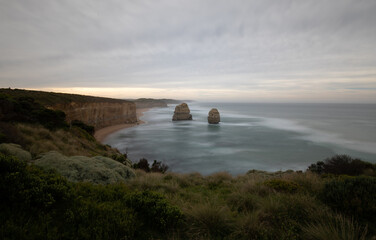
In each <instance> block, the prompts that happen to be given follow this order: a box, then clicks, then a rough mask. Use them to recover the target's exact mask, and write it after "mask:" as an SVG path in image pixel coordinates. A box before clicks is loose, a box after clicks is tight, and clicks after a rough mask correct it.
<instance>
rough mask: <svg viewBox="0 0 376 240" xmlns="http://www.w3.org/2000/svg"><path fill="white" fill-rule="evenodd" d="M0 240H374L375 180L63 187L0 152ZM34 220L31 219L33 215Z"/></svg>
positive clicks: (140, 178)
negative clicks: (0, 239)
mask: <svg viewBox="0 0 376 240" xmlns="http://www.w3.org/2000/svg"><path fill="white" fill-rule="evenodd" d="M0 171H1V174H0V191H1V192H2V194H1V196H0V202H1V204H0V210H1V211H0V237H1V238H2V239H63V238H64V239H354V240H355V239H374V238H372V236H375V234H376V232H375V222H376V219H375V216H376V204H375V199H376V178H374V177H366V176H360V177H349V176H328V175H327V176H325V177H322V176H320V175H317V174H314V173H309V172H306V173H296V172H292V171H289V172H277V173H265V172H259V171H250V172H249V173H248V174H245V175H242V176H238V177H233V176H231V175H229V174H227V173H217V174H213V175H211V176H207V177H204V176H202V175H200V174H198V173H191V174H175V173H167V174H161V173H146V172H144V171H142V170H137V171H136V177H134V178H132V179H130V180H128V181H127V182H125V183H115V184H108V185H100V184H99V185H98V184H92V183H80V182H77V183H73V182H68V181H67V180H66V179H65V178H63V177H61V176H60V175H59V174H57V173H54V172H48V171H47V172H46V171H44V170H43V169H40V168H38V167H37V166H35V165H33V164H31V165H27V164H25V162H22V161H20V160H17V159H15V158H14V157H12V156H10V155H9V154H8V155H7V154H2V153H0ZM35 213H38V214H35Z"/></svg>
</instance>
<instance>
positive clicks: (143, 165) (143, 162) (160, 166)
mask: <svg viewBox="0 0 376 240" xmlns="http://www.w3.org/2000/svg"><path fill="white" fill-rule="evenodd" d="M133 168H135V169H141V170H144V171H145V172H160V173H165V172H166V171H167V169H168V166H167V165H166V164H164V163H162V162H159V161H157V160H154V162H153V164H152V165H151V168H150V165H149V162H148V160H147V159H146V158H141V159H140V160H139V161H138V163H135V164H133Z"/></svg>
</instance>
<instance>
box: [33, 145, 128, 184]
mask: <svg viewBox="0 0 376 240" xmlns="http://www.w3.org/2000/svg"><path fill="white" fill-rule="evenodd" d="M34 164H35V165H37V166H40V167H42V168H45V169H47V170H50V169H54V170H56V171H57V172H58V173H60V174H61V175H62V176H64V177H66V178H67V179H68V180H69V181H72V182H92V183H97V184H110V183H116V182H125V181H126V180H127V179H129V178H132V177H134V176H135V174H134V172H133V170H132V169H131V168H130V167H127V166H125V165H123V164H121V163H119V162H117V161H115V160H113V159H111V158H107V157H102V156H96V157H91V158H90V157H85V156H73V157H68V156H64V155H62V154H61V153H58V152H55V151H51V152H47V153H44V154H41V155H40V156H39V159H37V160H35V162H34Z"/></svg>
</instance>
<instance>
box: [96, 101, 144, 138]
mask: <svg viewBox="0 0 376 240" xmlns="http://www.w3.org/2000/svg"><path fill="white" fill-rule="evenodd" d="M149 109H150V108H140V109H137V123H125V124H119V125H113V126H108V127H105V128H101V129H99V130H97V131H95V134H94V137H95V139H97V141H98V142H103V141H104V140H106V138H107V137H108V136H109V135H110V134H112V133H114V132H117V131H119V130H121V129H124V128H130V127H134V126H137V125H140V124H143V123H145V122H144V121H141V120H140V117H142V116H143V115H144V112H146V111H148V110H149Z"/></svg>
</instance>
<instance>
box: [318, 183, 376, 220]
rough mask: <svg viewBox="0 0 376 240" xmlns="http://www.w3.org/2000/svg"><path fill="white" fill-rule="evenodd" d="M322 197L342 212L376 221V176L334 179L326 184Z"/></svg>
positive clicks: (326, 202)
mask: <svg viewBox="0 0 376 240" xmlns="http://www.w3.org/2000/svg"><path fill="white" fill-rule="evenodd" d="M321 199H322V201H323V202H324V203H325V204H327V205H328V206H330V207H331V208H333V209H335V210H338V211H340V212H342V213H345V214H347V215H350V216H355V217H357V218H360V219H366V220H369V221H371V222H372V221H373V222H375V221H376V200H375V199H376V178H373V177H352V178H350V177H349V178H340V179H335V180H332V181H330V182H328V183H326V184H325V187H324V189H323V190H322V193H321Z"/></svg>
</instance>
